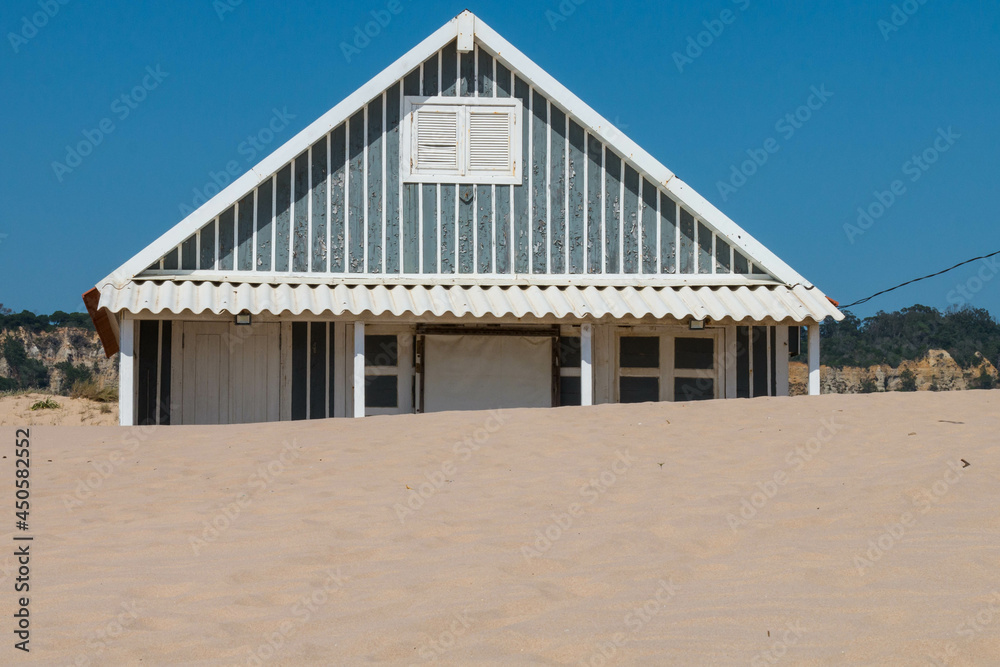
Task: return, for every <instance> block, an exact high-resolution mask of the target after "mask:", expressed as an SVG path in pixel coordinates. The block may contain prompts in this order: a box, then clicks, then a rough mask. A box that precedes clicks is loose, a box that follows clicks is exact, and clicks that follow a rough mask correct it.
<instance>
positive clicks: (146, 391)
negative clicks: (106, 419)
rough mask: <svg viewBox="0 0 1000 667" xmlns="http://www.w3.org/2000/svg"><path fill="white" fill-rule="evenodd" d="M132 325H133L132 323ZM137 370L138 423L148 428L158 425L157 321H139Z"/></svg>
mask: <svg viewBox="0 0 1000 667" xmlns="http://www.w3.org/2000/svg"><path fill="white" fill-rule="evenodd" d="M130 324H131V323H130ZM138 328H139V332H138V337H137V341H136V342H137V349H136V350H135V356H136V369H137V371H138V373H137V375H138V377H137V382H136V403H135V410H136V413H135V415H136V423H137V424H138V425H139V426H148V425H151V424H155V423H156V392H157V389H158V388H159V385H158V384H157V381H156V378H157V373H156V367H157V359H158V354H159V349H158V346H159V342H160V323H159V322H157V321H155V320H140V321H138Z"/></svg>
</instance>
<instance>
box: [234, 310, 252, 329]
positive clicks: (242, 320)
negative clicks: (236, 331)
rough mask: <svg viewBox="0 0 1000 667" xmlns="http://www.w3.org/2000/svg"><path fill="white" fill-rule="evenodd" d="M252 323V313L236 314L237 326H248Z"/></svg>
mask: <svg viewBox="0 0 1000 667" xmlns="http://www.w3.org/2000/svg"><path fill="white" fill-rule="evenodd" d="M250 324H251V322H250V313H240V314H239V315H237V316H236V326H240V327H248V326H250Z"/></svg>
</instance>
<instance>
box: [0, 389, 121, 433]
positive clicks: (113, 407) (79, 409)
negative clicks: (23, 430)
mask: <svg viewBox="0 0 1000 667" xmlns="http://www.w3.org/2000/svg"><path fill="white" fill-rule="evenodd" d="M46 400H51V401H54V402H55V403H56V404H57V405H58V407H56V408H47V409H43V410H32V409H31V406H33V405H35V404H37V403H38V402H39V401H46ZM117 423H118V404H117V403H98V402H96V401H91V400H88V399H85V398H70V397H68V396H53V395H51V394H42V393H37V392H33V393H29V394H15V395H7V396H0V426H24V425H25V424H34V425H37V426H114V425H116V424H117Z"/></svg>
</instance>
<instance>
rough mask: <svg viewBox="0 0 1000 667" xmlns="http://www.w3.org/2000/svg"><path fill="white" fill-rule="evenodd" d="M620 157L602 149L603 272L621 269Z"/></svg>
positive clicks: (613, 271) (609, 149) (609, 150)
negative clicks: (603, 197) (603, 195)
mask: <svg viewBox="0 0 1000 667" xmlns="http://www.w3.org/2000/svg"><path fill="white" fill-rule="evenodd" d="M621 173H622V159H621V158H620V157H618V155H617V154H616V153H615V152H614V151H613V150H611V147H610V146H608V147H606V149H605V151H604V192H605V197H606V199H605V201H604V259H605V264H604V272H605V273H619V272H620V271H621V257H620V253H619V250H620V248H621V236H619V235H620V234H621V230H622V227H623V224H622V199H621V191H622V176H621ZM598 240H599V239H598Z"/></svg>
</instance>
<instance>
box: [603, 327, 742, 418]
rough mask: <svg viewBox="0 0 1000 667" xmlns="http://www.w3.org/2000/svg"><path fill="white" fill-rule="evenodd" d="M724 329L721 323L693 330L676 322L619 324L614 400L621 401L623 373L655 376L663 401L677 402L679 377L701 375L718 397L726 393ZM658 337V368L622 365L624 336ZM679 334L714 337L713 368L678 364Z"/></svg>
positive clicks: (693, 378)
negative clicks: (651, 324)
mask: <svg viewBox="0 0 1000 667" xmlns="http://www.w3.org/2000/svg"><path fill="white" fill-rule="evenodd" d="M724 334H725V330H724V329H723V328H721V327H708V328H706V329H702V330H691V329H688V328H687V327H677V326H656V325H653V326H645V325H638V326H622V327H618V328H617V330H616V331H615V335H614V336H613V340H614V351H613V352H614V357H613V359H614V365H615V366H614V368H615V373H614V401H615V403H620V402H621V378H622V377H655V378H658V379H659V383H660V399H659V400H660V402H670V403H673V402H678V401H677V397H676V396H675V395H674V381H675V380H676V379H677V378H684V379H692V380H697V379H699V378H706V379H711V380H712V383H713V386H712V389H713V393H714V395H715V396H714V398H715V399H720V398H723V397H725V391H726V386H725V378H726V375H725V358H724V357H723V356H722V352H723V350H724V343H725V336H724ZM649 337H657V338H659V340H660V366H659V368H622V365H621V339H622V338H649ZM678 338H709V339H712V340H713V341H714V342H713V347H714V349H715V353H714V355H713V358H714V367H713V368H712V369H690V368H676V355H675V344H676V340H677V339H678Z"/></svg>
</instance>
